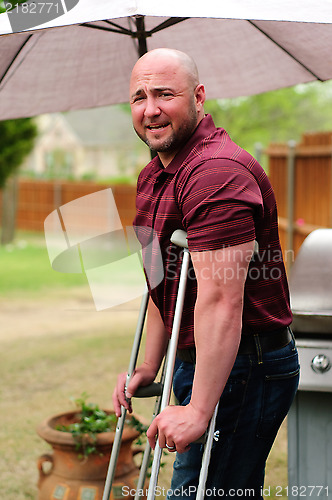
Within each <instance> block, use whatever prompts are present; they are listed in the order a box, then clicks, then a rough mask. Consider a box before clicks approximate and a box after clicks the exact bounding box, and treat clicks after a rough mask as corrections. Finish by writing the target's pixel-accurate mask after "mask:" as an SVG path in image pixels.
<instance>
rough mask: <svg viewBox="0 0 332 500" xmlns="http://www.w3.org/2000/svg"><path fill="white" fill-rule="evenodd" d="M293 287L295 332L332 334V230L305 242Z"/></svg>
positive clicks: (315, 233)
mask: <svg viewBox="0 0 332 500" xmlns="http://www.w3.org/2000/svg"><path fill="white" fill-rule="evenodd" d="M289 287H290V296H291V307H292V312H293V323H292V328H293V330H294V331H295V332H298V331H302V332H313V333H324V334H327V333H329V334H332V229H317V230H315V231H313V232H312V233H310V234H309V236H308V237H307V238H306V239H305V240H304V242H303V244H302V246H301V248H300V251H299V253H298V255H297V257H296V259H295V262H294V265H293V267H292V270H291V274H290V279H289Z"/></svg>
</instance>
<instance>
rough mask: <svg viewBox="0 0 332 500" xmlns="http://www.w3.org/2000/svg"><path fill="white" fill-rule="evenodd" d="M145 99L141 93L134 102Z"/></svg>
mask: <svg viewBox="0 0 332 500" xmlns="http://www.w3.org/2000/svg"><path fill="white" fill-rule="evenodd" d="M143 99H144V96H142V95H139V96H136V97H134V99H133V102H138V101H142V100H143Z"/></svg>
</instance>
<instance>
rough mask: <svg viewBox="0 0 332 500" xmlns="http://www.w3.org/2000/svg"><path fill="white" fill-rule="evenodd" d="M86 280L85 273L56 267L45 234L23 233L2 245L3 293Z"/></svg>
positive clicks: (0, 271) (0, 276)
mask: <svg viewBox="0 0 332 500" xmlns="http://www.w3.org/2000/svg"><path fill="white" fill-rule="evenodd" d="M86 283H87V280H86V277H85V275H84V274H72V273H60V272H57V271H54V270H53V269H52V267H51V264H50V260H49V257H48V252H47V248H46V243H45V239H44V235H43V233H28V232H19V233H18V234H17V237H16V239H15V241H14V243H13V244H10V245H7V246H0V296H1V295H2V296H4V295H8V294H13V293H15V292H16V293H22V292H29V293H31V292H40V291H42V290H43V289H46V288H49V287H52V288H54V287H68V286H79V285H85V284H86Z"/></svg>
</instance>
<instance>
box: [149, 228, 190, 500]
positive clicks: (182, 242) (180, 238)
mask: <svg viewBox="0 0 332 500" xmlns="http://www.w3.org/2000/svg"><path fill="white" fill-rule="evenodd" d="M171 241H172V243H175V244H177V245H178V246H181V247H183V249H184V251H183V259H182V265H181V272H180V280H179V286H178V294H177V299H176V306H175V311H174V319H173V327H172V335H171V339H170V342H169V345H168V350H167V359H166V373H165V381H164V385H163V393H162V398H161V405H160V411H163V410H164V409H165V408H166V406H168V404H169V400H170V396H171V391H172V380H173V371H174V363H175V357H176V350H177V346H178V339H179V332H180V326H181V319H182V310H183V303H184V298H185V291H186V283H187V276H188V269H189V259H190V254H189V251H188V248H187V243H186V233H185V232H184V231H180V230H179V231H175V233H173V235H172V237H171ZM161 454H162V448H160V446H159V442H158V440H157V442H156V446H155V450H154V455H153V462H152V469H151V477H150V484H149V489H148V496H147V500H154V498H155V491H156V486H157V481H158V475H159V469H160V460H161Z"/></svg>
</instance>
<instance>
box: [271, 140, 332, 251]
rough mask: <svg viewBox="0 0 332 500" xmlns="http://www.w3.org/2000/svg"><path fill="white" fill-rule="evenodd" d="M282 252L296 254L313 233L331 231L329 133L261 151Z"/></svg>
mask: <svg viewBox="0 0 332 500" xmlns="http://www.w3.org/2000/svg"><path fill="white" fill-rule="evenodd" d="M265 153H266V154H267V156H268V160H269V178H270V180H271V184H272V186H273V188H274V191H275V195H276V199H277V204H278V211H279V227H280V239H281V244H282V247H283V250H284V252H286V251H287V252H288V253H289V254H290V253H291V252H292V251H293V252H294V256H295V255H296V254H297V252H298V250H299V248H300V246H301V244H302V243H303V241H304V239H305V238H306V236H307V235H308V234H309V233H311V232H312V231H313V230H315V229H318V228H324V227H332V132H326V133H312V134H304V135H303V136H302V140H301V142H300V143H298V144H295V143H289V144H272V145H270V146H269V148H268V149H267V150H266V151H265Z"/></svg>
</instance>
